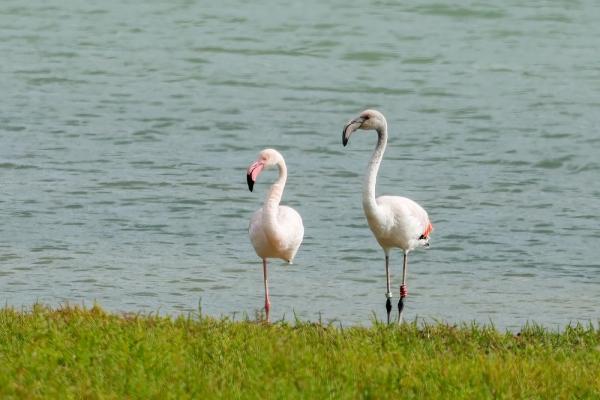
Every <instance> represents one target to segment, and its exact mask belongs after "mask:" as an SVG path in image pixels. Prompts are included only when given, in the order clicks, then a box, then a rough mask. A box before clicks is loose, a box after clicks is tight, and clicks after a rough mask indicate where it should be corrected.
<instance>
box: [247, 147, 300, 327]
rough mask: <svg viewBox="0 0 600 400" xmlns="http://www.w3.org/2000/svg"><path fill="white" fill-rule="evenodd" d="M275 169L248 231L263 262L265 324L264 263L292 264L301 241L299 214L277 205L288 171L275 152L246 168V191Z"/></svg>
mask: <svg viewBox="0 0 600 400" xmlns="http://www.w3.org/2000/svg"><path fill="white" fill-rule="evenodd" d="M275 165H276V166H277V167H279V177H278V178H277V180H276V181H275V183H273V185H271V189H270V190H269V193H268V194H267V196H266V198H265V203H264V204H263V206H262V208H260V209H258V210H256V211H255V212H254V214H253V215H252V219H251V220H250V226H249V227H248V233H249V234H250V241H251V242H252V245H253V246H254V250H255V251H256V254H257V255H258V256H259V257H260V258H262V261H263V274H264V282H265V313H266V317H267V322H269V321H270V319H269V310H270V309H271V300H270V298H269V285H268V280H267V259H268V258H281V259H283V260H285V261H287V262H288V263H290V264H291V263H292V260H293V259H294V256H295V255H296V252H297V251H298V248H299V247H300V243H302V238H303V237H304V226H303V225H302V218H301V217H300V214H298V212H297V211H296V210H294V209H293V208H291V207H287V206H280V205H279V202H280V201H281V196H282V195H283V189H284V187H285V181H286V180H287V167H286V165H285V161H284V159H283V156H282V155H281V154H280V153H279V152H278V151H277V150H273V149H265V150H263V151H261V152H260V154H259V155H258V159H257V160H256V161H254V162H253V163H252V164H251V165H250V166H249V167H248V171H247V176H246V179H247V181H248V189H250V191H252V188H253V187H254V182H256V179H257V178H258V175H259V174H260V173H261V171H262V170H263V169H265V168H269V167H272V166H275Z"/></svg>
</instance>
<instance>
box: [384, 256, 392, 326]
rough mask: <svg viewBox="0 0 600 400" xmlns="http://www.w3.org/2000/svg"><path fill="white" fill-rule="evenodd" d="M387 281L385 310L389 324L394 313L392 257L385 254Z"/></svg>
mask: <svg viewBox="0 0 600 400" xmlns="http://www.w3.org/2000/svg"><path fill="white" fill-rule="evenodd" d="M385 279H386V289H387V290H386V292H385V297H386V298H387V300H386V302H385V309H386V310H387V323H388V324H389V323H390V313H391V312H392V291H391V289H390V287H391V286H390V256H389V255H388V253H387V252H386V253H385Z"/></svg>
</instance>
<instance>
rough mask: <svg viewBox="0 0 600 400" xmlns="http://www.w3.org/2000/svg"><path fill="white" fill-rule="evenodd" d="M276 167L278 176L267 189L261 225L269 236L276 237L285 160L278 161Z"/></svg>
mask: <svg viewBox="0 0 600 400" xmlns="http://www.w3.org/2000/svg"><path fill="white" fill-rule="evenodd" d="M277 167H278V168H279V177H278V178H277V180H276V181H275V182H274V183H273V184H272V185H271V189H269V193H267V197H266V198H265V203H264V205H263V226H264V228H265V231H266V233H267V234H268V235H269V236H271V238H276V237H277V235H278V231H277V229H278V226H279V225H278V224H277V215H278V214H279V202H280V201H281V196H282V195H283V189H284V188H285V181H286V180H287V167H286V166H285V161H284V160H281V161H279V162H278V163H277Z"/></svg>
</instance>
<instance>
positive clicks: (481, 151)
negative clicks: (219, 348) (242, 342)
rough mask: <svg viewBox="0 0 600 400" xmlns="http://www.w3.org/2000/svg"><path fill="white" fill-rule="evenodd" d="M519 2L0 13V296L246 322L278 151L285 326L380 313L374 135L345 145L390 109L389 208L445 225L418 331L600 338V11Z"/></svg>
mask: <svg viewBox="0 0 600 400" xmlns="http://www.w3.org/2000/svg"><path fill="white" fill-rule="evenodd" d="M527 3H528V4H527V5H525V4H523V2H518V1H508V2H501V3H498V2H467V1H461V2H454V3H453V4H452V5H450V4H448V5H444V4H445V3H441V2H431V3H427V2H425V3H424V2H411V3H406V2H403V3H400V2H387V1H371V2H362V3H360V4H359V5H357V6H352V5H350V4H348V3H347V2H342V1H333V2H328V3H327V4H325V2H317V1H308V2H302V3H297V2H264V3H256V2H255V3H247V2H224V3H214V2H213V3H207V4H202V2H192V1H172V2H159V1H147V2H143V3H140V2H129V1H126V2H121V1H113V0H109V1H104V2H100V3H98V2H78V1H58V0H52V1H44V2H42V1H33V2H18V1H12V0H8V1H3V2H2V4H1V5H0V55H1V56H0V221H1V223H0V301H2V302H3V303H8V304H12V305H16V306H19V307H20V306H22V305H31V304H32V303H33V302H35V301H41V302H44V303H49V304H58V303H61V302H65V301H70V302H73V303H82V302H83V303H86V304H91V303H92V302H93V301H98V302H100V303H101V304H102V305H103V306H105V307H106V308H108V309H111V310H140V309H142V310H147V311H157V310H158V311H160V312H168V313H171V312H186V311H190V310H195V309H197V306H198V303H199V301H201V302H202V308H203V311H204V312H207V313H209V314H212V315H220V314H224V315H232V314H235V315H240V314H242V313H248V314H250V315H251V316H253V315H254V312H255V310H257V309H260V307H261V305H262V296H263V291H262V269H261V264H260V260H259V259H258V257H257V256H256V255H255V254H254V250H253V249H252V247H251V245H250V242H249V240H248V237H247V231H246V230H247V225H248V221H249V218H250V216H251V214H252V212H253V211H254V210H255V209H257V208H258V207H260V204H261V202H262V199H263V196H264V194H265V191H266V190H267V188H268V184H269V183H270V182H271V181H272V180H273V179H274V178H275V173H274V172H271V173H265V174H264V176H261V180H260V181H259V183H257V185H256V187H255V191H254V193H250V192H249V191H248V189H247V187H246V184H245V169H246V167H247V166H248V165H249V164H250V162H251V161H253V160H254V159H255V157H256V155H257V154H258V152H259V151H260V150H261V149H262V148H265V147H275V148H277V149H278V150H280V151H281V152H282V153H283V155H284V156H285V158H286V161H287V164H288V169H289V174H290V176H289V179H288V185H287V187H286V191H285V195H284V203H285V204H288V205H291V206H293V207H294V208H296V209H297V210H298V211H299V212H300V214H301V215H302V217H303V219H304V225H305V228H306V234H305V240H304V243H303V245H302V247H301V249H300V251H299V253H298V255H297V258H296V260H295V261H296V262H295V264H294V265H292V266H286V265H283V264H280V263H279V262H274V264H273V268H271V277H270V283H271V295H272V303H273V305H272V316H273V317H275V318H276V319H277V318H280V317H282V316H284V315H285V317H286V318H290V317H292V316H293V314H294V312H295V313H296V314H297V315H298V316H299V317H301V318H306V319H316V318H319V316H321V317H322V318H323V319H325V320H328V319H337V320H340V321H342V322H343V323H359V324H368V323H369V319H370V318H371V317H372V316H373V314H372V313H373V312H375V313H376V315H377V317H378V318H383V317H384V315H385V309H384V301H385V297H384V292H385V276H384V264H383V252H382V251H381V250H380V248H379V247H378V245H377V243H376V242H375V240H374V239H373V237H372V235H371V233H370V231H369V229H368V227H367V224H366V220H365V218H364V215H363V212H362V207H361V184H362V175H363V173H364V170H365V167H366V164H367V161H368V159H369V157H370V153H371V151H372V148H373V147H374V145H375V137H374V135H356V137H353V139H352V141H351V143H350V145H349V146H348V147H347V148H343V147H342V144H341V129H342V127H343V125H344V123H345V122H346V121H347V120H348V119H349V118H350V117H353V116H355V115H356V114H357V113H358V112H360V111H361V110H363V109H364V108H367V107H372V108H377V109H379V110H380V111H382V112H383V113H384V114H385V115H386V116H387V118H388V124H389V127H390V141H389V144H388V148H387V152H386V155H385V158H384V162H383V164H382V167H381V170H380V174H379V179H378V193H379V194H392V195H403V196H407V197H410V198H413V199H414V200H416V201H418V202H419V203H421V204H422V205H423V206H424V207H425V208H426V209H427V210H428V212H429V215H430V217H431V219H432V221H433V223H434V225H435V232H434V234H433V237H432V240H431V248H430V249H429V250H427V251H419V252H415V253H414V254H413V255H411V261H410V265H409V268H410V269H409V277H408V278H409V291H410V294H411V296H410V297H409V300H408V304H407V309H406V317H407V318H408V319H413V318H414V317H415V316H419V317H423V318H428V319H432V318H435V319H442V320H448V321H451V322H454V321H463V320H467V321H468V320H477V321H481V322H489V321H492V322H494V323H495V324H496V325H497V326H498V327H501V328H504V327H507V328H515V327H517V326H520V325H521V324H523V323H524V322H525V321H528V320H534V321H537V322H540V323H543V324H545V325H547V326H550V327H554V326H557V325H564V324H566V323H568V322H570V321H590V320H592V321H598V319H599V314H598V309H600V262H599V261H598V260H599V257H600V250H599V247H598V242H599V239H600V228H599V225H600V200H599V198H600V184H599V178H600V162H599V161H598V160H599V159H600V157H599V156H600V134H599V131H598V129H599V126H598V125H599V124H598V121H599V115H600V113H599V111H600V64H599V63H598V54H600V24H598V21H599V20H600V5H598V4H597V3H596V2H594V1H534V2H527ZM392 266H393V269H392V271H393V279H394V281H393V284H394V287H396V289H395V290H394V292H397V286H398V284H399V281H398V278H399V276H400V269H401V254H400V252H395V253H393V254H392Z"/></svg>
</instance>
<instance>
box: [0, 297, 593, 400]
mask: <svg viewBox="0 0 600 400" xmlns="http://www.w3.org/2000/svg"><path fill="white" fill-rule="evenodd" d="M0 398H2V399H10V398H25V399H36V398H60V399H68V398H90V399H95V398H106V399H111V398H115V399H117V398H118V399H121V398H140V399H150V398H156V399H159V398H160V399H162V398H198V399H206V398H227V399H229V398H256V399H264V398H315V399H323V398H336V399H337V398H348V399H356V398H397V399H399V398H402V399H409V398H426V399H435V398H442V399H447V398H469V399H472V398H544V399H546V398H600V329H598V328H595V327H594V326H592V325H590V326H581V325H577V326H570V327H566V328H564V329H563V330H562V331H561V332H560V333H558V332H550V331H547V330H545V329H543V328H540V327H537V326H529V327H524V328H523V330H522V331H521V333H520V334H519V335H517V336H515V335H513V334H511V333H508V332H507V333H501V332H498V331H497V330H495V329H494V328H491V327H481V326H476V325H463V326H458V327H457V326H449V325H445V324H436V325H420V324H416V323H412V324H405V325H404V326H402V327H397V326H385V325H382V324H378V323H375V324H374V326H373V327H370V328H361V327H351V328H344V329H341V328H340V327H335V326H328V325H322V324H312V323H301V322H298V323H296V324H293V325H290V324H286V323H276V324H272V325H267V324H264V323H261V322H254V321H241V322H232V321H230V320H227V319H213V318H208V317H194V318H192V317H188V318H184V317H180V318H168V317H159V316H154V315H115V314H108V313H106V312H104V311H103V310H102V309H100V308H99V307H93V308H91V309H83V308H79V307H64V308H59V309H54V310H53V309H50V308H47V307H44V306H34V307H33V308H32V309H31V310H29V311H24V312H23V311H16V310H13V309H9V308H5V309H2V310H0Z"/></svg>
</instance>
